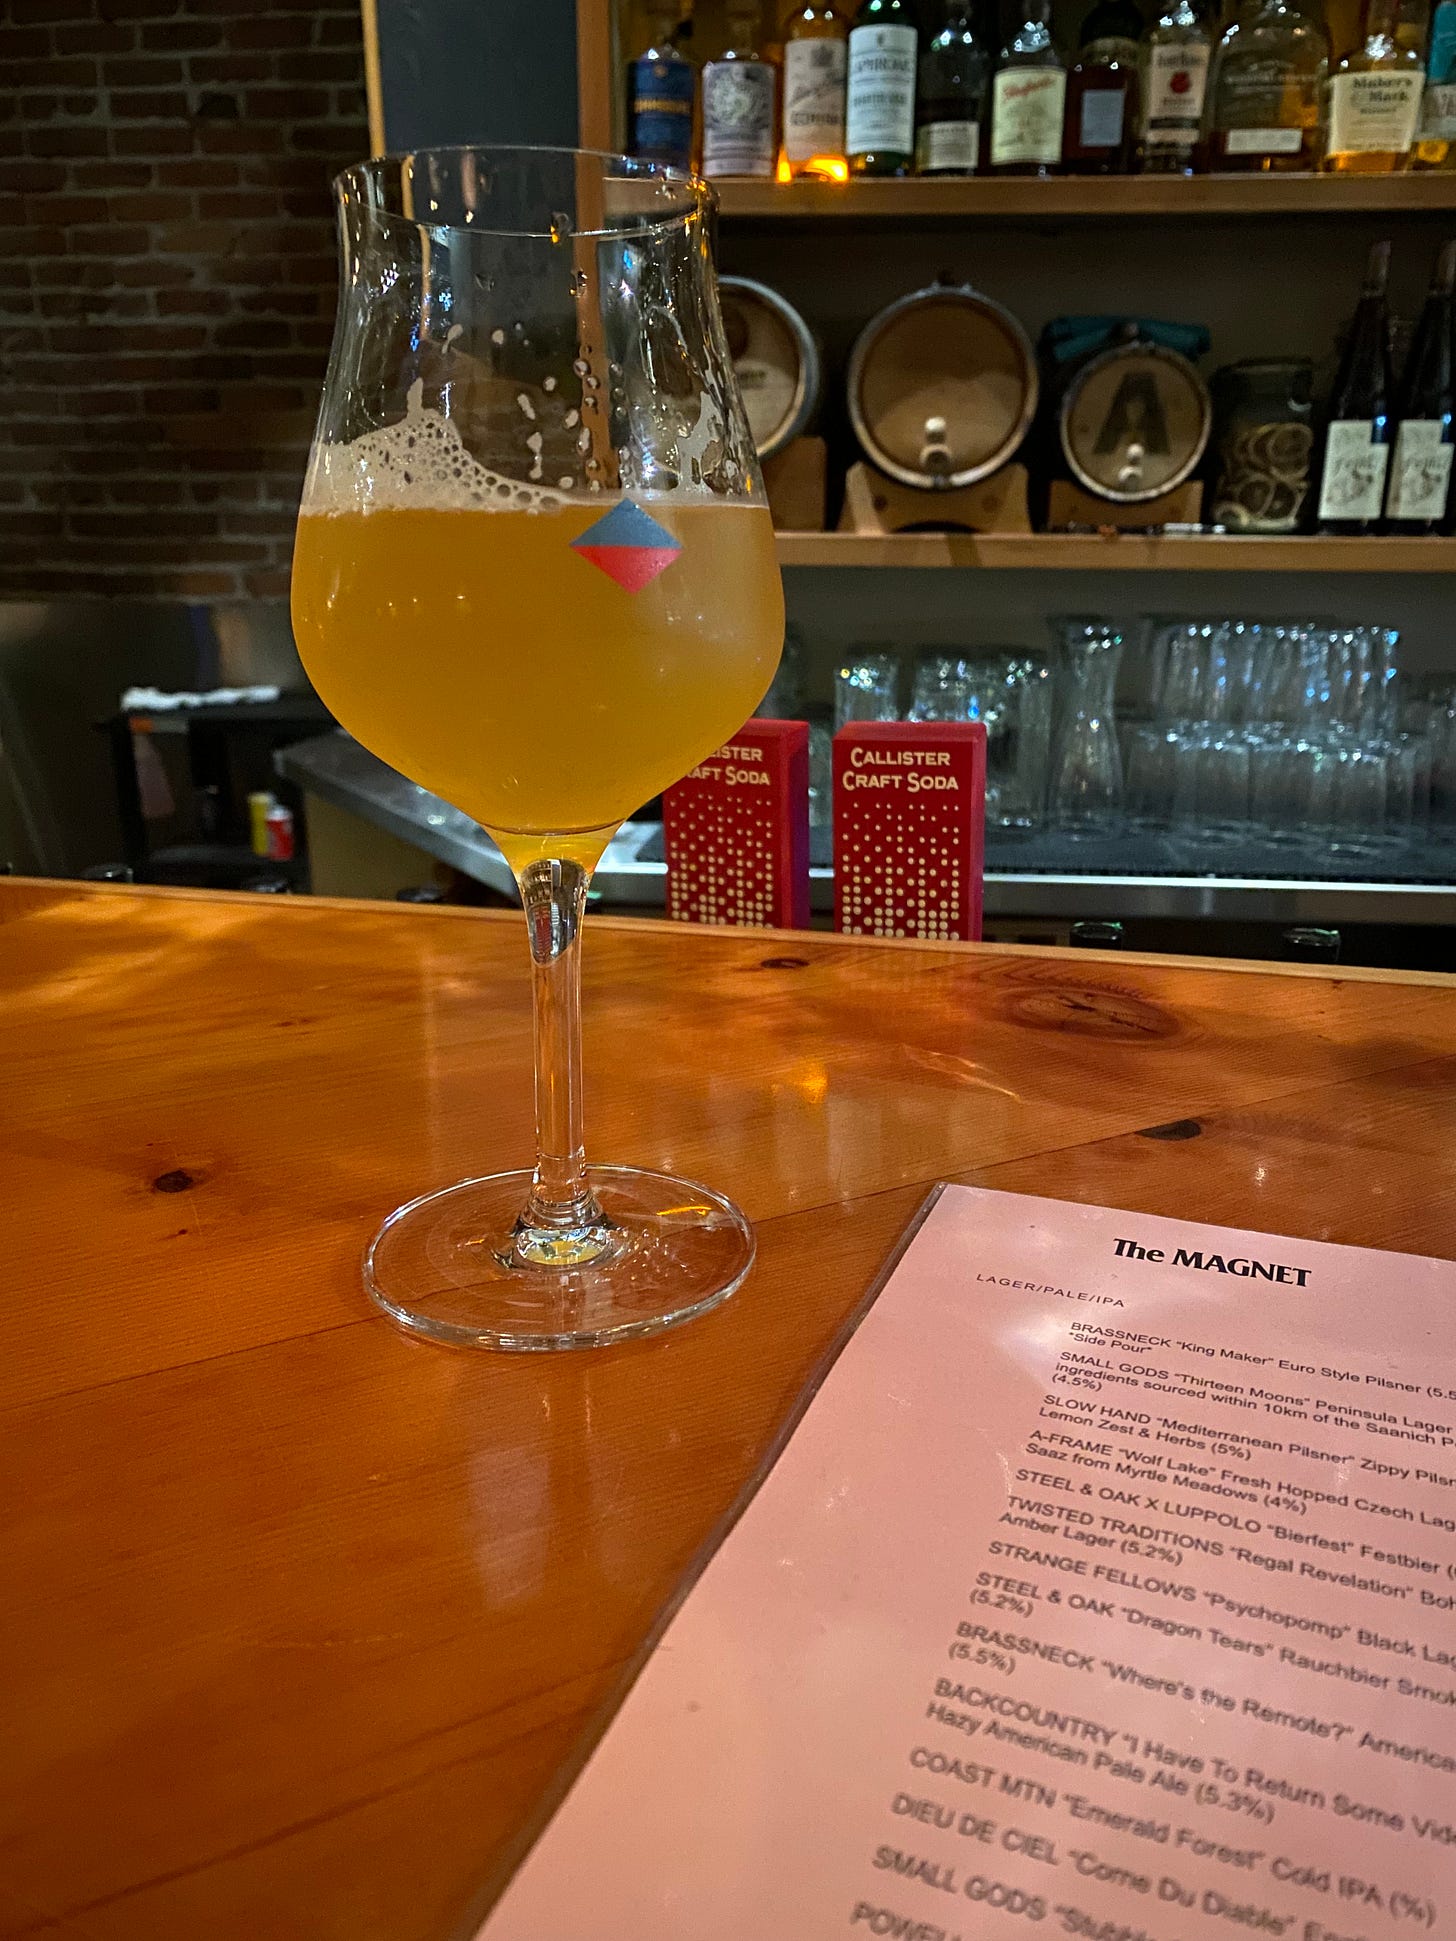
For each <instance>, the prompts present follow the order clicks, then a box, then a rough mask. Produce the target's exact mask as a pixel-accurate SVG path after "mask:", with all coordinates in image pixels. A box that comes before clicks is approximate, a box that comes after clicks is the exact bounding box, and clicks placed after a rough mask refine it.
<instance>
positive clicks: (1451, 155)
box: [1411, 0, 1456, 169]
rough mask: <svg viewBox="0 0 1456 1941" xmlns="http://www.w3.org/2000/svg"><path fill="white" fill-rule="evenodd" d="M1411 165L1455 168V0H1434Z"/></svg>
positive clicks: (1416, 166) (1419, 167)
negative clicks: (1418, 125)
mask: <svg viewBox="0 0 1456 1941" xmlns="http://www.w3.org/2000/svg"><path fill="white" fill-rule="evenodd" d="M1411 167H1412V168H1417V169H1456V0H1436V7H1435V11H1434V12H1433V13H1432V15H1431V37H1430V42H1429V44H1428V46H1427V49H1426V86H1425V91H1424V93H1423V94H1422V96H1421V125H1420V128H1419V130H1418V131H1417V134H1416V146H1415V153H1414V154H1413V155H1412V157H1411Z"/></svg>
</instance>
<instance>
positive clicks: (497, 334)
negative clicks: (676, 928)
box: [490, 330, 506, 345]
mask: <svg viewBox="0 0 1456 1941" xmlns="http://www.w3.org/2000/svg"><path fill="white" fill-rule="evenodd" d="M505 340H506V333H505V332H504V331H503V330H493V331H492V332H491V333H490V341H491V342H492V343H493V344H497V345H499V344H503V343H504V342H505Z"/></svg>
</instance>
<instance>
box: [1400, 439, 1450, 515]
mask: <svg viewBox="0 0 1456 1941" xmlns="http://www.w3.org/2000/svg"><path fill="white" fill-rule="evenodd" d="M1450 430H1451V426H1450V424H1449V422H1444V421H1443V420H1442V419H1440V418H1407V419H1406V421H1405V423H1404V424H1403V425H1402V426H1401V428H1400V430H1399V431H1398V432H1397V433H1396V435H1395V456H1394V458H1393V459H1392V460H1391V463H1390V498H1389V501H1388V503H1387V504H1386V508H1385V516H1386V518H1387V519H1430V520H1433V521H1434V520H1439V519H1444V518H1445V516H1446V495H1447V493H1448V491H1449V490H1450V486H1451V454H1452V451H1453V449H1456V448H1453V447H1452V446H1451V445H1450V444H1449V443H1448V442H1447V439H1448V437H1449V434H1450Z"/></svg>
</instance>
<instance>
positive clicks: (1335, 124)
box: [1330, 70, 1422, 155]
mask: <svg viewBox="0 0 1456 1941" xmlns="http://www.w3.org/2000/svg"><path fill="white" fill-rule="evenodd" d="M1421 93H1422V77H1421V76H1420V75H1419V74H1418V73H1410V74H1391V73H1386V72H1382V71H1380V70H1375V71H1373V72H1369V73H1364V74H1337V75H1336V76H1335V78H1334V80H1333V81H1331V82H1330V153H1331V155H1373V154H1379V155H1387V154H1389V155H1404V154H1405V153H1406V152H1407V151H1408V150H1409V148H1410V146H1411V143H1412V142H1413V141H1414V140H1415V138H1416V123H1417V122H1418V120H1419V119H1420V113H1421Z"/></svg>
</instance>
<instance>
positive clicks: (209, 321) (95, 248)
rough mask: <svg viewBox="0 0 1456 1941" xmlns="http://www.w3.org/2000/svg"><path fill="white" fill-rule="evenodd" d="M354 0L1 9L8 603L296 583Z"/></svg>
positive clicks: (357, 117) (352, 113)
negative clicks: (294, 551)
mask: <svg viewBox="0 0 1456 1941" xmlns="http://www.w3.org/2000/svg"><path fill="white" fill-rule="evenodd" d="M367 146H368V138H367V134H366V127H365V107H364V94H363V54H362V50H361V44H360V27H359V12H358V6H357V4H356V0H4V4H3V5H0V385H3V389H4V398H3V404H0V597H6V598H12V599H14V598H32V597H36V596H57V595H84V594H115V595H126V596H133V597H134V596H141V597H144V598H147V597H170V598H186V599H198V600H212V599H223V600H226V599H233V598H258V597H272V596H277V595H281V594H284V593H286V591H287V581H288V560H289V553H290V545H291V538H292V530H293V520H294V516H295V514H296V511H297V507H298V490H299V485H300V482H301V479H302V473H303V465H304V460H305V457H306V454H307V448H308V440H309V436H310V433H311V431H312V425H313V414H314V410H315V407H316V404H317V399H318V389H319V383H320V380H321V378H322V375H323V370H324V364H325V361H326V358H327V352H328V343H329V336H330V330H331V320H332V317H333V307H334V289H335V253H334V249H335V246H334V231H333V212H332V207H331V201H330V195H329V187H328V184H329V177H330V176H331V175H332V174H333V173H334V172H335V171H336V170H337V169H338V168H339V167H341V166H342V165H343V164H344V163H346V162H349V161H353V160H356V159H357V158H358V157H359V156H361V155H363V154H364V153H365V152H366V150H367Z"/></svg>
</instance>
